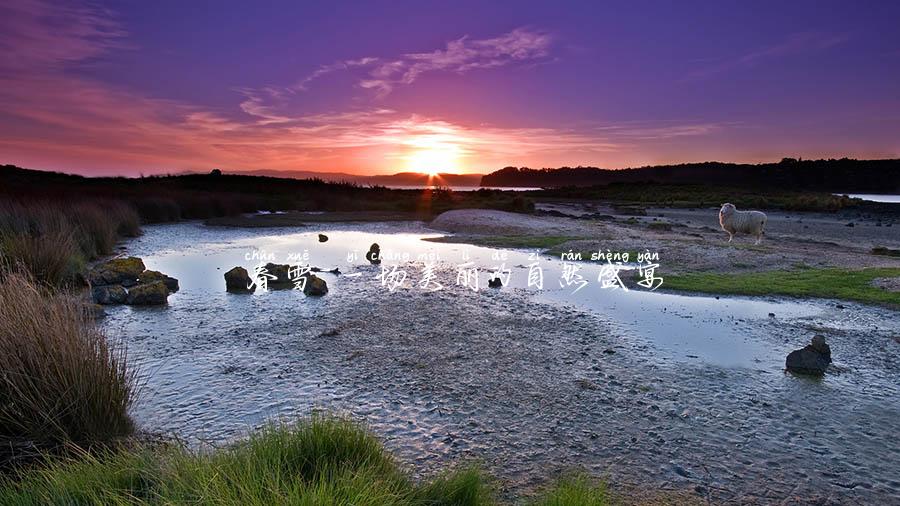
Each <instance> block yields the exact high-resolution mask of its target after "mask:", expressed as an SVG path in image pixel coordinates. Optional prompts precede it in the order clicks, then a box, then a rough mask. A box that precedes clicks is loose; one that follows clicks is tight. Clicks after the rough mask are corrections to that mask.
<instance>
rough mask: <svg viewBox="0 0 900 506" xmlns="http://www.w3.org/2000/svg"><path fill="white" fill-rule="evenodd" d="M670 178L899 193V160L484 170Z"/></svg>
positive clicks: (529, 180) (513, 177)
mask: <svg viewBox="0 0 900 506" xmlns="http://www.w3.org/2000/svg"><path fill="white" fill-rule="evenodd" d="M639 182H654V183H669V184H681V183H690V184H710V185H728V186H744V187H748V188H760V189H779V190H814V191H826V192H835V193H837V192H840V193H879V194H900V160H853V159H849V158H841V159H840V160H834V159H831V160H796V159H793V158H785V159H783V160H782V161H781V162H778V163H761V164H756V165H752V164H736V163H723V162H702V163H685V164H679V165H657V166H652V167H640V168H630V169H618V170H612V169H601V168H598V167H561V168H558V169H529V168H528V167H521V168H520V167H505V168H503V169H500V170H498V171H496V172H492V173H490V174H486V175H485V176H484V177H482V179H481V185H482V186H490V187H513V186H530V187H542V188H548V187H562V186H592V185H606V184H610V183H639Z"/></svg>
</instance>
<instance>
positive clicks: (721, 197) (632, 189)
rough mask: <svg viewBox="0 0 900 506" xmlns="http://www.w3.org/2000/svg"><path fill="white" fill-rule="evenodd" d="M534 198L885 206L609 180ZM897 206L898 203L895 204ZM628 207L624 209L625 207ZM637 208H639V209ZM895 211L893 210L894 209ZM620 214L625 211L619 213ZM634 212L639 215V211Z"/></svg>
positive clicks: (821, 196) (814, 195)
mask: <svg viewBox="0 0 900 506" xmlns="http://www.w3.org/2000/svg"><path fill="white" fill-rule="evenodd" d="M528 195H529V197H530V198H534V199H536V200H602V201H606V202H613V203H619V204H620V207H619V209H622V208H621V205H628V204H631V205H634V204H637V205H640V206H659V207H686V208H699V207H718V206H720V205H722V204H723V203H725V202H731V203H732V204H734V205H736V206H737V207H738V208H739V209H740V208H755V209H783V210H789V211H820V212H831V211H839V210H842V209H848V208H853V209H858V210H872V211H878V212H882V211H883V210H884V209H883V208H886V207H887V206H889V205H884V204H879V203H870V202H864V201H862V200H859V199H852V198H850V197H847V196H846V195H834V194H831V193H824V192H813V191H790V190H781V189H775V188H770V189H758V188H747V187H728V186H712V185H700V184H662V183H611V184H609V185H602V186H569V187H564V188H553V189H544V190H538V191H534V192H529V193H528ZM896 207H898V208H900V206H896ZM626 209H627V208H626ZM639 209H640V208H639ZM895 212H896V211H895ZM620 214H628V213H627V212H620ZM634 214H641V213H640V212H637V213H634Z"/></svg>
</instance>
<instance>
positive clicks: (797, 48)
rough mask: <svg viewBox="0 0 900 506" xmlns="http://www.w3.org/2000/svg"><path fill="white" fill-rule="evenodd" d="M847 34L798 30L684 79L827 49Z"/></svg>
mask: <svg viewBox="0 0 900 506" xmlns="http://www.w3.org/2000/svg"><path fill="white" fill-rule="evenodd" d="M848 38H849V36H848V35H847V34H833V33H820V32H798V33H793V34H791V35H789V36H788V37H787V38H786V39H785V40H783V41H781V42H779V43H777V44H772V45H769V46H766V47H762V48H758V49H756V50H754V51H750V52H747V53H745V54H742V55H740V56H738V57H736V58H733V59H730V60H725V61H720V62H717V63H714V64H711V65H708V66H705V67H703V68H699V69H697V70H694V71H692V72H690V73H688V75H687V76H685V78H684V79H683V81H697V80H702V79H705V78H708V77H712V76H714V75H716V74H721V73H724V72H727V71H731V70H736V69H742V68H751V67H755V66H757V65H761V64H763V63H764V62H766V61H769V60H774V59H778V58H784V57H788V56H793V55H801V54H807V53H814V52H819V51H825V50H827V49H830V48H832V47H834V46H837V45H839V44H842V43H844V42H845V41H847V39H848Z"/></svg>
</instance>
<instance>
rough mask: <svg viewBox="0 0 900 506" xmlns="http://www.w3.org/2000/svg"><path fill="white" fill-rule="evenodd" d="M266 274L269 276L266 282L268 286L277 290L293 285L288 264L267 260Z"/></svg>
mask: <svg viewBox="0 0 900 506" xmlns="http://www.w3.org/2000/svg"><path fill="white" fill-rule="evenodd" d="M266 274H268V275H269V276H270V277H269V280H268V282H267V284H268V287H269V288H273V289H276V290H277V289H279V288H293V287H294V280H292V279H291V266H290V265H288V264H273V263H272V262H269V263H267V264H266ZM271 276H274V277H271Z"/></svg>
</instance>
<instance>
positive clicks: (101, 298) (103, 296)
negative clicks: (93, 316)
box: [91, 285, 128, 305]
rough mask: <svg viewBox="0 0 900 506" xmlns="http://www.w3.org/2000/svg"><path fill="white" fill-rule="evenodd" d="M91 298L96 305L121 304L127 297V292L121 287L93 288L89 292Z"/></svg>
mask: <svg viewBox="0 0 900 506" xmlns="http://www.w3.org/2000/svg"><path fill="white" fill-rule="evenodd" d="M91 296H92V297H93V299H94V302H96V303H97V304H103V305H109V304H122V303H124V302H125V299H126V298H127V297H128V292H126V291H125V288H123V287H122V285H106V286H95V287H94V288H93V289H92V290H91Z"/></svg>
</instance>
